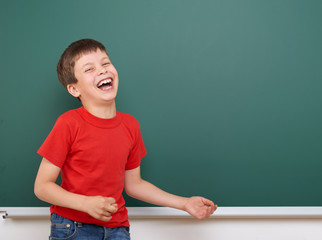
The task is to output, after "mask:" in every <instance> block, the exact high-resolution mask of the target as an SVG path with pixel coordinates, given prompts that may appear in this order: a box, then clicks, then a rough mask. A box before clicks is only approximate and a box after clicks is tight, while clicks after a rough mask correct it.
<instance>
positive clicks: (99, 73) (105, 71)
mask: <svg viewBox="0 0 322 240" xmlns="http://www.w3.org/2000/svg"><path fill="white" fill-rule="evenodd" d="M105 73H107V68H105V67H104V66H103V67H101V69H100V70H99V72H98V75H102V74H105Z"/></svg>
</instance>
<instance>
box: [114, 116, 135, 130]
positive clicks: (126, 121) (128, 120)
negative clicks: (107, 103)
mask: <svg viewBox="0 0 322 240" xmlns="http://www.w3.org/2000/svg"><path fill="white" fill-rule="evenodd" d="M118 114H120V116H121V117H122V124H123V125H125V126H126V127H127V128H130V129H132V130H136V129H140V124H139V121H138V120H136V119H135V117H133V116H132V115H130V114H128V113H122V112H118Z"/></svg>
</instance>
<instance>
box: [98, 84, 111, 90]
mask: <svg viewBox="0 0 322 240" xmlns="http://www.w3.org/2000/svg"><path fill="white" fill-rule="evenodd" d="M111 87H112V86H110V85H108V84H104V85H102V86H100V87H99V89H101V90H102V91H105V90H108V89H110V88H111Z"/></svg>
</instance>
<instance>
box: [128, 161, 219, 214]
mask: <svg viewBox="0 0 322 240" xmlns="http://www.w3.org/2000/svg"><path fill="white" fill-rule="evenodd" d="M125 191H126V193H127V194H128V195H129V196H131V197H133V198H136V199H139V200H141V201H144V202H148V203H151V204H155V205H160V206H165V207H172V208H176V209H180V210H184V211H187V212H188V213H189V214H190V215H192V216H194V217H196V218H198V219H200V220H202V219H205V218H208V217H209V216H210V215H211V214H212V213H213V212H214V211H215V210H216V208H217V205H215V204H214V203H213V202H212V201H210V200H208V199H205V198H203V197H191V198H185V197H180V196H176V195H173V194H170V193H167V192H165V191H163V190H161V189H159V188H157V187H156V186H154V185H152V184H151V183H149V182H147V181H145V180H143V179H142V178H141V174H140V167H138V168H135V169H132V170H127V171H126V172H125Z"/></svg>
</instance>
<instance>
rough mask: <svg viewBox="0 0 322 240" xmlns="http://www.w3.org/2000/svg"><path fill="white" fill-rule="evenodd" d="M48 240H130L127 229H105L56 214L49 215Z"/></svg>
mask: <svg viewBox="0 0 322 240" xmlns="http://www.w3.org/2000/svg"><path fill="white" fill-rule="evenodd" d="M49 239H50V240H58V239H65V240H69V239H75V240H130V229H129V228H128V227H118V228H107V227H101V226H98V225H93V224H85V223H79V222H74V221H72V220H69V219H67V218H63V217H61V216H59V215H58V214H56V213H53V214H52V215H51V233H50V237H49Z"/></svg>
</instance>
